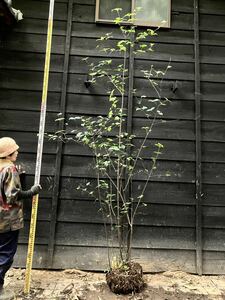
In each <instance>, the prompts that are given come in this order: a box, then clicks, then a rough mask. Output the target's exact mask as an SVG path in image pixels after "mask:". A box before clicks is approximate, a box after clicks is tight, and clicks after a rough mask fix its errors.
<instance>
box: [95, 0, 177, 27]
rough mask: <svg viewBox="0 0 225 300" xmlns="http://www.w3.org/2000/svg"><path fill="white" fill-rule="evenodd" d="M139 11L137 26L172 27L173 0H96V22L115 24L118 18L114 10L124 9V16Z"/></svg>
mask: <svg viewBox="0 0 225 300" xmlns="http://www.w3.org/2000/svg"><path fill="white" fill-rule="evenodd" d="M138 7H140V8H141V10H137V13H136V21H135V25H139V26H153V27H170V15H171V0H96V16H95V20H96V22H104V23H113V20H114V19H115V18H116V17H117V14H116V12H115V11H113V12H112V9H114V8H122V14H123V15H125V14H126V13H130V12H132V11H133V10H134V9H135V8H138Z"/></svg>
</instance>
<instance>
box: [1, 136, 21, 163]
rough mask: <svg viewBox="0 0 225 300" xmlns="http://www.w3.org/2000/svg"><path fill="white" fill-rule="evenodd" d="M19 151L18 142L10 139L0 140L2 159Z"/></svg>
mask: <svg viewBox="0 0 225 300" xmlns="http://www.w3.org/2000/svg"><path fill="white" fill-rule="evenodd" d="M18 149H19V146H18V145H17V143H16V141H15V140H14V139H12V138H10V137H3V138H0V158H3V157H6V156H8V155H10V154H12V153H13V152H15V151H16V150H18Z"/></svg>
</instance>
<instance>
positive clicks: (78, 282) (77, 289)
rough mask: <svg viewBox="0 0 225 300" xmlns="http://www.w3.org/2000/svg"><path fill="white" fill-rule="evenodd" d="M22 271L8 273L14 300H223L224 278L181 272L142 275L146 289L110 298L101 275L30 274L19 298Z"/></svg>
mask: <svg viewBox="0 0 225 300" xmlns="http://www.w3.org/2000/svg"><path fill="white" fill-rule="evenodd" d="M24 278H25V270H21V269H11V270H10V271H9V274H8V276H7V278H6V289H9V290H10V291H14V293H15V299H16V300H30V299H32V300H35V299H37V300H38V299H46V300H47V299H51V300H116V299H121V300H128V299H129V300H145V299H149V300H161V299H164V300H176V299H179V300H181V299H182V300H188V299H190V300H192V299H196V300H200V299H206V300H207V299H216V300H220V299H225V276H197V275H191V274H187V273H184V272H180V271H177V272H164V273H160V274H146V275H144V279H145V282H146V286H145V288H144V290H143V291H142V292H141V293H139V294H134V295H132V294H130V295H126V296H124V295H116V294H113V293H112V292H111V291H110V290H109V288H108V286H107V284H106V281H105V274H104V273H92V272H83V271H79V270H73V269H69V270H64V271H40V270H32V281H31V292H30V294H29V295H28V296H24V295H23V287H24Z"/></svg>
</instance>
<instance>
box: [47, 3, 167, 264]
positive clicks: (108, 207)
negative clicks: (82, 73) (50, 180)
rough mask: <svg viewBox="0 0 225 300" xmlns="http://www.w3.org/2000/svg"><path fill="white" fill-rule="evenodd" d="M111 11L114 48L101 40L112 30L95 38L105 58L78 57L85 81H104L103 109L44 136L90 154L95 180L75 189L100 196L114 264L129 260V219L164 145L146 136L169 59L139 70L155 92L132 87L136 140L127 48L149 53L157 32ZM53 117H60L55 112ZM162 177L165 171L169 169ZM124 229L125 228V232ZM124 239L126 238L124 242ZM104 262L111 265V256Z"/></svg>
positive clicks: (156, 114) (158, 108) (160, 102)
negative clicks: (137, 128) (138, 182)
mask: <svg viewBox="0 0 225 300" xmlns="http://www.w3.org/2000/svg"><path fill="white" fill-rule="evenodd" d="M114 11H116V12H117V14H118V17H117V18H116V19H115V24H117V25H118V26H119V29H120V32H121V36H122V38H121V39H120V40H119V41H117V42H116V44H115V46H114V47H110V48H109V47H106V46H105V43H106V42H107V41H108V40H110V39H112V38H113V35H112V33H107V34H106V35H104V36H101V37H100V38H99V39H98V40H97V42H98V47H97V48H98V50H99V51H100V52H104V55H105V56H106V58H105V59H100V60H99V61H98V62H97V63H92V62H91V63H89V58H87V57H86V58H84V59H83V61H84V62H86V63H87V64H88V65H89V70H90V71H89V76H90V80H89V81H90V83H91V84H92V85H96V84H98V82H99V81H100V82H101V80H102V79H106V80H107V88H108V103H109V109H108V112H107V114H106V115H99V116H97V117H96V116H94V117H93V116H85V115H82V116H75V117H70V118H69V121H68V123H69V126H66V129H65V130H63V131H60V132H56V133H55V134H53V135H49V136H50V138H52V139H61V140H63V141H64V142H68V141H74V142H77V143H80V144H82V145H84V146H85V147H88V148H89V150H90V151H91V152H92V153H93V156H94V164H93V170H94V172H95V176H96V184H95V183H93V182H87V183H85V184H84V185H80V186H78V187H77V189H79V190H80V191H81V192H82V193H85V194H87V195H88V196H91V197H94V198H95V199H96V200H98V201H99V203H100V207H101V209H100V210H101V212H102V214H103V216H104V221H105V222H106V223H108V224H109V227H110V234H109V233H108V234H107V236H108V242H109V241H111V242H112V244H113V241H115V240H116V241H117V244H116V245H117V247H118V248H119V258H117V263H118V264H121V265H124V264H125V263H126V262H127V261H130V259H131V247H132V236H133V225H134V219H135V217H136V214H137V211H138V209H139V207H146V206H147V204H146V203H144V200H145V197H144V196H145V190H146V188H147V185H148V183H149V181H150V180H151V178H152V176H153V173H154V171H155V170H156V168H157V160H158V158H159V156H160V155H161V153H162V149H163V145H162V144H161V143H155V144H154V143H153V144H151V146H147V141H149V139H150V138H151V133H152V131H153V127H154V125H155V124H156V122H158V121H159V120H160V118H161V117H162V116H163V112H162V108H163V107H164V106H165V105H166V103H167V102H168V101H169V100H168V99H167V98H166V97H162V96H161V94H162V83H163V77H164V76H165V74H166V72H167V71H168V69H169V68H170V67H171V66H170V64H168V65H167V66H166V68H165V70H156V69H155V68H154V66H153V65H151V66H150V68H149V69H148V70H144V69H142V70H141V73H142V74H143V76H144V79H143V80H145V81H146V82H147V83H148V84H149V90H150V89H151V90H153V91H154V93H155V97H150V96H146V95H141V96H137V95H138V91H137V90H136V89H135V90H134V91H133V97H134V99H135V100H136V103H137V106H136V108H135V109H136V112H137V113H139V114H140V115H141V116H142V117H144V118H145V126H143V127H142V128H141V130H142V131H143V135H144V138H143V139H142V141H141V143H139V144H138V143H137V142H135V141H136V138H137V137H136V135H134V134H132V133H130V132H129V131H128V130H127V128H126V117H127V104H126V96H127V82H128V78H129V70H128V57H129V52H130V50H132V51H133V53H134V55H147V54H148V53H149V55H151V52H152V51H153V47H154V44H153V43H152V42H151V37H153V36H156V35H157V33H156V30H153V29H146V30H145V31H142V32H137V28H136V27H135V26H133V25H128V26H126V25H124V24H126V23H130V22H132V21H133V19H134V18H135V14H126V15H125V16H122V17H121V16H120V13H121V9H119V8H116V9H114ZM112 53H114V54H116V55H117V57H118V56H119V57H120V58H121V60H120V62H119V63H118V60H114V59H113V58H112V56H111V55H112ZM56 121H62V118H61V117H60V115H59V117H58V119H57V120H56ZM63 121H64V120H63ZM71 128H72V129H71ZM148 144H149V143H148ZM146 158H147V159H146ZM139 176H142V178H144V180H145V181H144V182H145V183H144V185H143V186H142V189H141V190H140V191H139V194H138V195H133V194H132V188H131V187H132V181H133V180H134V179H135V178H139ZM166 176H169V172H167V174H166ZM125 231H126V232H128V235H127V236H126V234H125V233H124V232H125ZM113 235H116V239H115V238H114V239H113V238H112V237H111V238H110V237H109V236H113ZM124 239H127V241H126V243H125V241H124ZM111 249H113V246H112V245H111ZM113 257H114V255H113ZM109 264H110V266H111V267H112V260H111V258H110V257H109ZM114 264H115V262H114Z"/></svg>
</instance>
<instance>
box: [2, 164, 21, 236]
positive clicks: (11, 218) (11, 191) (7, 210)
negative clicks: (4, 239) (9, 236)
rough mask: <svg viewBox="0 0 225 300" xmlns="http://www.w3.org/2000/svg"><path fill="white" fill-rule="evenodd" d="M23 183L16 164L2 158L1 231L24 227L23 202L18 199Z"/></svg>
mask: <svg viewBox="0 0 225 300" xmlns="http://www.w3.org/2000/svg"><path fill="white" fill-rule="evenodd" d="M20 190H21V183H20V177H19V173H18V170H17V168H16V166H15V165H14V164H13V163H12V162H11V161H9V160H6V159H0V233H3V232H7V231H10V230H18V229H20V228H22V227H23V203H22V201H20V200H18V193H19V191H20Z"/></svg>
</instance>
